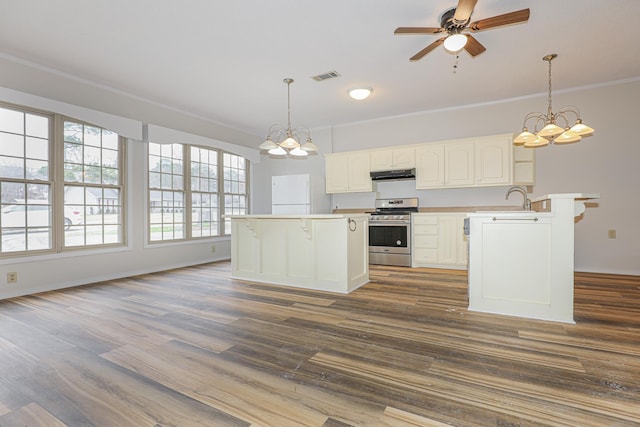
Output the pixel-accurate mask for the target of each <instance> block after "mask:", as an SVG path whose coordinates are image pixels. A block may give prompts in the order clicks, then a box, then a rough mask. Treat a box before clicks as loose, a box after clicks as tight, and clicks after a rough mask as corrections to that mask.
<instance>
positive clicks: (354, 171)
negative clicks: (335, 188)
mask: <svg viewBox="0 0 640 427" xmlns="http://www.w3.org/2000/svg"><path fill="white" fill-rule="evenodd" d="M369 172H370V168H369V153H368V152H364V153H351V154H349V161H348V175H349V191H353V192H359V191H372V188H373V187H372V185H371V175H370V174H369Z"/></svg>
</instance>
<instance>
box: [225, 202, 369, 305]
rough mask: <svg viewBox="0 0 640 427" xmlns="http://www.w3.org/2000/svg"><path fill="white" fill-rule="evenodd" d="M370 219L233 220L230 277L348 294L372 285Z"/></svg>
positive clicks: (266, 217) (362, 216) (257, 217)
mask: <svg viewBox="0 0 640 427" xmlns="http://www.w3.org/2000/svg"><path fill="white" fill-rule="evenodd" d="M368 241H369V215H367V214H354V215H341V214H327V215H302V216H300V215H237V216H231V277H232V278H234V279H244V280H251V281H256V282H264V283H273V284H277V285H287V286H295V287H300V288H308V289H317V290H323V291H330V292H339V293H349V292H351V291H353V290H354V289H356V288H358V287H360V286H362V285H364V284H365V283H367V282H368V281H369V252H368Z"/></svg>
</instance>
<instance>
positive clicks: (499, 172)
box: [474, 137, 511, 185]
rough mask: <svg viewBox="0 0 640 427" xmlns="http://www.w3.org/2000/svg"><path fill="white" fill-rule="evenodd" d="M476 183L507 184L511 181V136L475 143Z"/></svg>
mask: <svg viewBox="0 0 640 427" xmlns="http://www.w3.org/2000/svg"><path fill="white" fill-rule="evenodd" d="M474 157H475V175H476V176H475V183H476V185H508V184H509V183H510V182H511V167H510V165H511V138H509V139H507V138H505V137H500V138H491V139H490V140H480V141H476V144H475V155H474Z"/></svg>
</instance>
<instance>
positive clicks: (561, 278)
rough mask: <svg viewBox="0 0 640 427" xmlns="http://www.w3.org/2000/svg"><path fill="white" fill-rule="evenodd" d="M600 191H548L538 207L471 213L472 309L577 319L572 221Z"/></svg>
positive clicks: (544, 317)
mask: <svg viewBox="0 0 640 427" xmlns="http://www.w3.org/2000/svg"><path fill="white" fill-rule="evenodd" d="M598 197H599V195H597V194H578V193H571V194H550V195H548V196H544V197H540V198H538V199H536V200H534V201H533V202H534V203H533V205H534V208H535V209H536V210H535V211H508V212H476V213H471V214H468V216H469V225H470V236H469V310H474V311H482V312H488V313H497V314H506V315H513V316H521V317H529V318H536V319H546V320H552V321H558V322H566V323H574V321H573V277H574V276H573V273H574V271H573V270H574V267H573V266H574V222H575V217H578V216H580V215H582V214H583V213H584V211H585V204H584V202H585V201H586V200H589V199H595V198H598Z"/></svg>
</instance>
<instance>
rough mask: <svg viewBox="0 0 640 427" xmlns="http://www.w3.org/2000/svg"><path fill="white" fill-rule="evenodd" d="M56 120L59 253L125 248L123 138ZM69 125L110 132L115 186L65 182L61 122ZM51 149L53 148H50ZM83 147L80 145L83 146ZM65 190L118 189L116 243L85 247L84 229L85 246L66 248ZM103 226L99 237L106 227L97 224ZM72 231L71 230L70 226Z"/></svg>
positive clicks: (85, 205) (95, 126)
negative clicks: (114, 156) (115, 152)
mask: <svg viewBox="0 0 640 427" xmlns="http://www.w3.org/2000/svg"><path fill="white" fill-rule="evenodd" d="M56 119H57V123H56V128H57V129H58V131H57V137H59V141H60V142H59V144H58V145H56V146H55V148H56V151H57V153H56V158H57V159H59V160H58V164H59V166H57V167H56V169H55V170H56V172H57V173H59V175H58V176H57V179H56V181H57V182H58V183H59V184H58V185H57V186H56V196H57V199H58V200H60V203H58V204H57V205H56V207H57V208H58V210H59V214H58V220H59V221H58V223H59V227H61V228H59V230H60V234H61V236H60V238H59V239H58V240H59V244H60V247H59V251H73V250H84V249H103V248H113V247H124V246H127V235H128V233H127V163H126V162H127V155H126V153H127V149H126V147H127V144H126V138H125V137H123V136H122V135H120V134H118V133H117V132H113V131H111V130H109V129H107V128H104V127H102V126H99V125H94V124H92V123H88V122H85V121H83V120H78V119H74V118H73V117H68V116H64V115H56ZM66 121H68V122H73V123H75V124H79V125H82V126H89V127H93V128H99V129H101V130H106V131H109V132H113V133H115V134H116V135H117V145H118V148H117V150H118V155H117V159H118V160H117V161H118V182H117V183H116V184H104V183H100V184H96V183H88V182H86V181H83V182H71V181H70V182H67V181H66V180H65V168H64V166H65V140H64V131H65V129H64V122H66ZM54 145H55V144H54ZM83 145H84V144H83ZM67 186H72V187H80V188H83V189H86V188H100V189H102V190H104V189H114V188H115V189H118V193H119V199H120V200H119V203H120V205H119V208H120V230H119V234H120V236H119V241H118V242H113V243H96V244H87V243H86V229H85V231H84V237H85V244H83V245H73V246H70V245H67V242H66V236H65V231H66V226H65V224H64V218H65V212H64V211H65V208H66V205H65V198H64V196H65V187H67ZM87 206H88V205H87V203H86V200H85V203H84V204H83V207H84V211H85V212H84V215H85V219H86V211H87ZM101 224H102V226H103V233H104V226H105V225H106V224H105V223H104V222H102V223H101ZM85 226H86V223H85V224H83V225H82V227H83V228H84V227H85ZM72 227H73V226H72Z"/></svg>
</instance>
